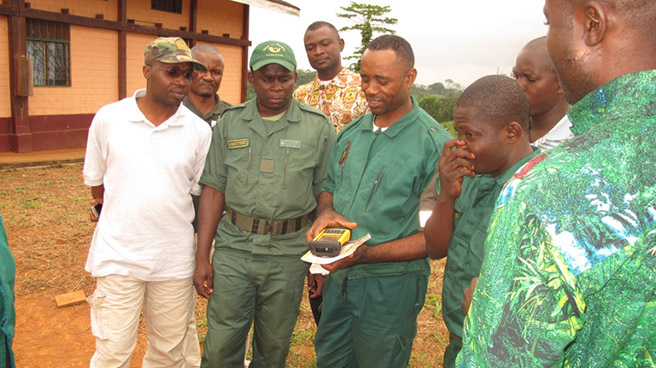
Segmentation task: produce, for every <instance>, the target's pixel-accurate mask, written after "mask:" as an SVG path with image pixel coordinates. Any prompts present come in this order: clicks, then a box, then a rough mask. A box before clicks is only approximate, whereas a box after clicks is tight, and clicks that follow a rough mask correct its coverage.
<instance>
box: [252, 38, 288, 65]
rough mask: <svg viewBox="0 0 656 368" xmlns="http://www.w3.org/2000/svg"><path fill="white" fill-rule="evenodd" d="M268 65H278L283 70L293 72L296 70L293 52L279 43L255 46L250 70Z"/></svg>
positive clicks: (273, 42) (269, 42)
mask: <svg viewBox="0 0 656 368" xmlns="http://www.w3.org/2000/svg"><path fill="white" fill-rule="evenodd" d="M269 64H280V65H282V66H283V67H284V68H285V69H287V70H289V71H290V72H293V71H294V70H296V57H294V51H292V48H291V47H289V45H287V44H286V43H284V42H279V41H267V42H262V43H261V44H259V45H257V46H255V48H254V49H253V53H252V54H251V62H250V67H251V69H252V70H253V71H256V70H259V69H261V68H262V67H264V66H265V65H269Z"/></svg>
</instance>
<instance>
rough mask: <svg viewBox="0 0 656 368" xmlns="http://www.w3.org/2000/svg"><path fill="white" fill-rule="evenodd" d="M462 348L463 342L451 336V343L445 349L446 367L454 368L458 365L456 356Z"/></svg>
mask: <svg viewBox="0 0 656 368" xmlns="http://www.w3.org/2000/svg"><path fill="white" fill-rule="evenodd" d="M460 349H462V342H460V341H457V340H456V339H454V338H453V337H451V336H449V345H448V346H447V347H446V349H445V350H444V368H453V367H455V366H456V357H457V356H458V353H459V352H460Z"/></svg>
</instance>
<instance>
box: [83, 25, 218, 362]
mask: <svg viewBox="0 0 656 368" xmlns="http://www.w3.org/2000/svg"><path fill="white" fill-rule="evenodd" d="M144 56H145V57H144V66H143V75H144V77H145V78H146V86H147V87H146V89H141V90H137V91H136V92H135V94H134V96H132V97H128V98H125V99H123V100H121V101H118V102H115V103H112V104H109V105H107V106H104V107H102V108H101V109H100V110H99V111H98V113H96V116H95V117H94V119H93V122H92V123H91V127H90V128H89V137H88V141H87V152H86V156H85V162H84V173H83V174H84V182H85V184H87V185H89V186H91V194H92V197H93V201H94V202H96V203H102V204H103V210H102V213H101V214H100V216H99V217H96V216H95V215H92V220H94V221H98V225H97V226H96V230H95V233H94V235H93V240H92V241H91V247H90V249H89V256H88V258H87V263H86V267H85V269H86V270H87V271H89V272H90V273H91V275H92V276H94V277H96V279H97V283H96V290H95V291H94V293H93V294H92V295H90V296H89V297H88V298H87V301H88V302H89V304H90V305H91V330H92V333H93V334H94V336H95V337H96V352H95V354H94V355H93V357H92V358H91V364H90V365H91V367H110V366H111V367H127V366H128V365H129V364H130V359H131V356H132V352H133V350H134V346H135V343H136V337H137V327H138V325H139V315H140V311H141V306H142V304H143V305H144V308H143V309H144V310H143V312H144V317H145V322H146V334H147V336H148V347H147V350H146V355H145V356H144V359H143V365H144V366H168V367H181V366H183V365H186V366H189V365H193V364H194V363H193V362H194V361H195V362H196V364H198V363H199V360H200V357H199V355H200V352H199V349H197V350H196V351H195V352H194V351H192V352H191V353H188V352H187V353H186V352H184V351H183V342H184V341H185V340H187V339H194V340H195V344H196V347H198V340H197V339H198V337H197V336H196V335H195V333H192V334H189V333H188V329H187V325H188V321H189V320H190V318H191V316H192V315H193V311H194V300H195V299H194V288H193V285H192V276H193V272H194V229H193V227H192V225H191V221H192V220H193V218H194V209H193V205H192V202H191V196H190V195H191V194H199V193H200V186H199V184H198V180H199V178H200V175H201V172H202V168H203V166H204V164H205V156H206V154H207V150H208V149H209V144H210V139H211V130H210V128H209V126H208V125H207V123H205V122H204V121H203V120H202V119H200V118H199V117H197V116H196V115H195V114H194V113H192V112H191V111H189V109H187V108H186V107H184V106H182V105H181V102H182V99H183V98H184V96H185V94H186V92H187V89H188V88H189V84H190V78H191V77H192V74H193V73H194V68H195V67H197V68H204V66H203V65H202V64H201V63H199V62H198V61H196V60H194V59H193V58H192V56H191V52H190V51H189V48H188V47H187V45H186V44H185V42H184V41H183V40H182V39H180V38H159V39H157V40H155V41H153V42H152V43H151V44H149V45H148V46H147V47H146V50H145V54H144ZM190 345H193V343H191V344H190ZM194 355H195V356H194Z"/></svg>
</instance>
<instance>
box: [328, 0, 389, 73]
mask: <svg viewBox="0 0 656 368" xmlns="http://www.w3.org/2000/svg"><path fill="white" fill-rule="evenodd" d="M340 8H341V9H342V10H344V11H345V12H346V13H341V14H340V13H337V16H338V17H340V18H346V19H354V18H355V19H356V20H357V21H358V23H356V24H354V25H352V26H346V27H342V28H340V31H358V32H360V36H361V37H362V40H361V42H360V44H361V45H360V48H359V49H357V50H356V51H355V52H354V54H353V55H351V56H349V57H347V58H346V59H350V60H355V62H354V63H352V64H351V65H350V68H351V69H352V70H353V71H355V72H356V73H357V72H360V59H361V58H362V54H363V53H364V49H365V47H367V45H368V44H369V42H371V40H372V38H373V35H374V32H379V33H391V34H394V33H395V31H394V30H392V29H389V28H385V25H388V24H390V25H391V24H396V23H397V22H398V19H396V18H388V17H385V16H384V15H385V14H386V13H389V12H390V11H391V10H392V7H391V6H389V5H385V6H378V5H370V4H360V3H356V2H351V3H350V4H349V6H347V7H343V6H341V7H340Z"/></svg>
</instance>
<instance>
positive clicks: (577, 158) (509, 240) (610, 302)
mask: <svg viewBox="0 0 656 368" xmlns="http://www.w3.org/2000/svg"><path fill="white" fill-rule="evenodd" d="M544 11H545V15H546V17H547V21H548V24H549V34H548V45H549V53H550V55H551V58H552V60H553V63H554V67H555V70H556V72H557V74H558V76H559V80H560V83H561V86H562V87H563V90H564V92H565V96H566V98H567V100H568V102H569V103H571V104H574V105H573V106H572V108H571V110H570V111H569V113H568V114H569V117H570V120H571V121H572V123H573V127H572V131H573V132H574V134H575V135H576V136H575V138H573V139H572V140H570V141H568V142H565V143H563V144H561V145H560V146H559V147H557V148H555V149H553V150H551V151H548V152H547V153H546V154H545V155H542V156H539V157H537V158H535V159H534V160H532V161H530V162H529V163H528V164H527V165H526V166H525V167H524V168H523V169H522V170H520V171H519V172H518V173H517V174H515V176H514V177H513V179H511V181H510V182H509V183H508V184H507V185H506V188H505V189H504V191H502V193H501V196H500V197H499V199H498V200H497V205H496V207H497V208H496V211H495V213H494V215H493V216H492V220H491V223H490V233H489V234H488V239H487V242H486V247H485V251H486V254H485V260H484V262H483V266H482V270H481V276H480V280H479V282H478V285H477V286H476V290H475V292H474V300H473V302H472V305H471V309H470V310H469V314H468V316H467V319H466V320H465V327H464V334H463V350H462V351H461V353H460V355H459V356H458V361H457V365H458V366H467V367H469V366H499V367H516V366H523V367H536V366H568V367H594V366H603V367H609V366H617V367H643V366H651V367H653V366H655V365H656V152H655V151H656V149H655V148H654V139H653V137H654V132H655V131H656V70H654V69H656V48H654V47H653V45H655V44H656V22H655V21H654V20H655V19H656V7H655V6H654V2H653V0H602V1H594V2H587V1H582V0H546V3H545V7H544Z"/></svg>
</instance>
